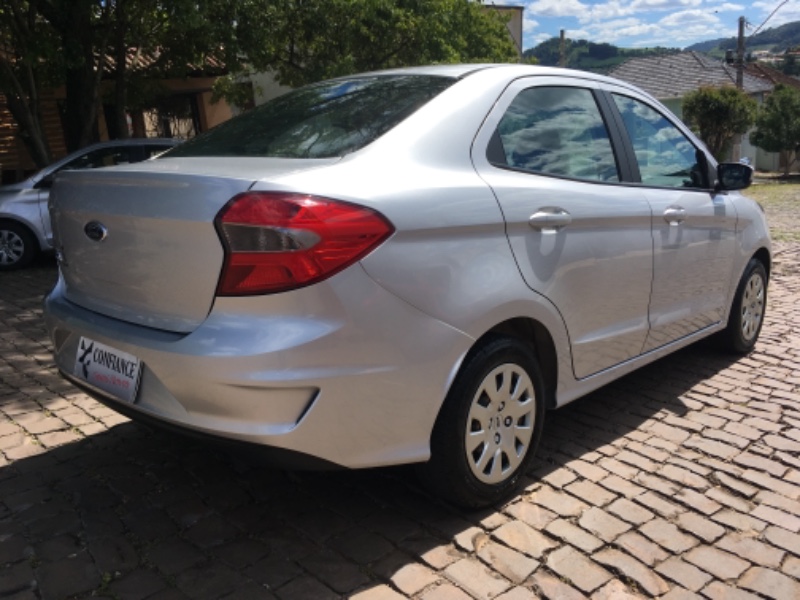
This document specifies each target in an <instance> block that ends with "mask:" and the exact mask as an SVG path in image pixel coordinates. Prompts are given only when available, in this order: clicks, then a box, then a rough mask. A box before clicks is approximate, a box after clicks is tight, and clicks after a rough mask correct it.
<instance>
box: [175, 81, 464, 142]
mask: <svg viewBox="0 0 800 600" xmlns="http://www.w3.org/2000/svg"><path fill="white" fill-rule="evenodd" d="M454 82H455V79H452V78H450V77H439V76H430V75H375V76H367V77H353V78H350V79H347V78H344V79H336V80H333V81H323V82H321V83H317V84H313V85H310V86H306V87H303V88H300V89H298V90H295V91H293V92H289V93H288V94H285V95H283V96H279V97H278V98H275V99H274V100H270V101H269V102H267V103H265V104H262V105H261V106H259V107H257V108H255V109H253V110H251V111H249V112H247V113H244V114H242V115H240V116H238V117H236V118H233V119H231V120H230V121H226V122H225V123H222V124H221V125H219V126H217V127H215V128H214V129H212V130H210V131H208V132H207V133H204V134H202V135H199V136H197V137H196V138H193V139H191V140H189V141H187V142H185V143H183V144H181V145H179V146H176V147H175V148H173V149H172V150H170V151H169V152H167V153H166V154H163V155H162V158H171V157H178V156H270V157H282V158H330V157H336V156H344V155H345V154H348V153H350V152H354V151H356V150H358V149H360V148H363V147H364V146H366V145H367V144H369V143H370V142H372V141H373V140H376V139H377V138H379V137H380V136H382V135H383V134H384V133H386V132H387V131H389V130H390V129H391V128H392V127H394V126H395V125H397V124H398V123H400V122H401V121H402V120H403V119H405V118H406V117H408V116H409V115H410V114H411V113H413V112H414V111H416V110H417V109H418V108H420V107H421V106H422V105H423V104H425V103H426V102H428V101H429V100H430V99H431V98H433V97H434V96H436V95H438V94H440V93H441V92H442V91H443V90H444V89H446V88H447V87H449V86H450V85H452V84H453V83H454Z"/></svg>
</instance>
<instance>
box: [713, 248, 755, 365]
mask: <svg viewBox="0 0 800 600" xmlns="http://www.w3.org/2000/svg"><path fill="white" fill-rule="evenodd" d="M766 307H767V271H766V269H765V268H764V265H763V264H762V262H761V261H760V260H758V259H755V258H752V259H750V262H749V263H747V268H745V270H744V275H742V279H741V280H740V281H739V285H738V287H737V288H736V295H735V296H734V299H733V305H732V306H731V314H730V317H728V326H727V327H726V328H725V329H724V330H723V331H722V332H720V334H719V342H720V343H721V345H722V347H723V348H724V349H725V350H728V351H730V352H734V353H736V354H747V353H748V352H750V351H751V350H752V349H753V348H754V347H755V345H756V341H757V340H758V334H759V333H760V332H761V326H762V325H763V324H764V311H765V309H766Z"/></svg>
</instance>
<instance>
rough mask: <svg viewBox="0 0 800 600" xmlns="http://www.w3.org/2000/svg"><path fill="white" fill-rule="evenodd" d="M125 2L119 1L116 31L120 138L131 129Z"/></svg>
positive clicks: (116, 105) (116, 110)
mask: <svg viewBox="0 0 800 600" xmlns="http://www.w3.org/2000/svg"><path fill="white" fill-rule="evenodd" d="M125 8H126V6H125V2H123V1H122V0H119V1H118V2H117V12H116V30H115V32H114V37H115V38H116V39H115V43H114V63H115V65H114V67H115V71H114V121H115V123H116V126H117V127H116V129H117V136H118V137H119V138H120V139H128V138H129V137H130V130H129V129H128V113H127V110H126V109H127V104H128V72H127V70H128V60H127V54H128V46H127V44H126V43H125V38H126V37H127V36H126V34H127V29H128V26H127V25H128V24H127V16H126V14H125Z"/></svg>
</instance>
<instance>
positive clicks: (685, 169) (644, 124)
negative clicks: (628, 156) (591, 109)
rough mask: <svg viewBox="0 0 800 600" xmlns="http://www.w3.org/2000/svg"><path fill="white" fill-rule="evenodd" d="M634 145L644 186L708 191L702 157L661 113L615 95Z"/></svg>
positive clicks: (631, 99)
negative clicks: (705, 189)
mask: <svg viewBox="0 0 800 600" xmlns="http://www.w3.org/2000/svg"><path fill="white" fill-rule="evenodd" d="M612 96H613V98H614V103H615V104H616V105H617V109H618V110H619V112H620V114H621V115H622V121H623V122H624V123H625V129H626V130H627V132H628V136H629V137H630V140H631V144H633V151H634V153H635V154H636V162H637V163H638V164H639V173H640V175H641V178H642V183H643V184H645V185H652V186H656V187H688V188H706V187H708V186H707V185H706V181H705V179H706V177H705V175H704V169H703V167H702V166H701V164H700V160H699V159H701V153H700V151H699V150H698V149H697V148H695V146H694V144H692V142H690V141H689V139H688V138H687V137H686V136H685V135H684V134H683V133H682V132H681V131H680V130H679V129H678V128H677V127H675V125H673V124H672V123H671V122H670V121H668V120H667V119H666V117H664V116H663V115H662V114H661V113H659V112H658V111H656V110H654V109H652V108H650V107H649V106H647V105H646V104H644V103H642V102H639V101H638V100H634V99H633V98H629V97H627V96H620V95H618V94H612Z"/></svg>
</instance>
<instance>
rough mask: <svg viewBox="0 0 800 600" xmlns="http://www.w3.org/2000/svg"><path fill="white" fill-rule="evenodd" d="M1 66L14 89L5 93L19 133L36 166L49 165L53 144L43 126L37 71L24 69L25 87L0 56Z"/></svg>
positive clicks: (6, 79) (28, 68) (3, 75)
mask: <svg viewBox="0 0 800 600" xmlns="http://www.w3.org/2000/svg"><path fill="white" fill-rule="evenodd" d="M0 68H1V69H2V78H3V80H5V81H7V82H8V83H9V86H10V87H11V88H12V90H11V91H8V92H6V94H5V97H6V104H7V106H8V111H9V112H10V113H11V116H12V117H13V118H14V120H15V121H16V122H17V126H18V127H19V136H20V138H22V141H23V143H24V144H25V147H26V148H27V150H28V154H30V156H31V158H32V159H33V162H34V163H36V166H37V167H39V168H42V167H46V166H47V165H49V164H50V162H52V161H51V154H50V145H49V143H48V141H47V136H46V135H45V131H44V127H42V118H41V107H40V101H39V93H38V89H37V81H36V79H35V77H34V74H33V72H32V71H31V68H30V67H26V68H25V73H26V75H27V77H26V79H27V82H26V83H27V84H28V87H29V88H30V89H26V88H25V86H24V85H23V82H21V81H20V80H19V78H18V77H17V74H16V73H15V72H14V70H13V69H12V67H11V65H10V64H9V63H8V62H7V61H6V60H4V59H3V58H0Z"/></svg>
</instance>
